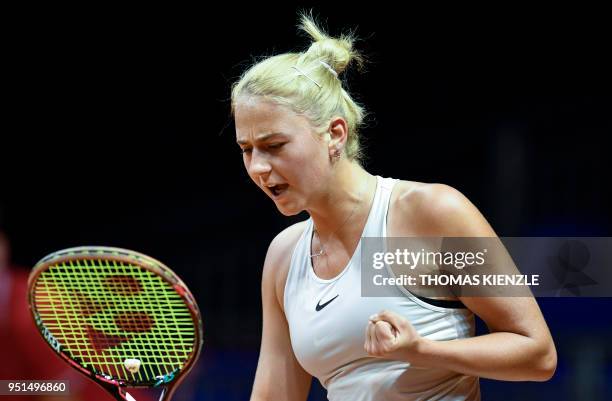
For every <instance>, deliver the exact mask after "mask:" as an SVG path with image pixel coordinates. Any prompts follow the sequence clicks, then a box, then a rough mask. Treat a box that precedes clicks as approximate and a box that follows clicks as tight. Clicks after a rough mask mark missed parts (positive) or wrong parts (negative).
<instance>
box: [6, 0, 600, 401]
mask: <svg viewBox="0 0 612 401" xmlns="http://www.w3.org/2000/svg"><path fill="white" fill-rule="evenodd" d="M308 6H310V4H301V5H300V6H297V5H295V4H289V3H287V4H285V5H283V6H274V8H273V9H271V8H272V7H268V6H251V7H242V6H240V7H238V6H237V5H234V4H228V5H219V4H217V5H215V11H212V9H198V10H195V9H193V10H190V9H172V10H170V9H165V8H162V9H151V8H142V9H130V10H127V9H119V8H118V9H97V10H85V9H58V8H57V6H56V5H54V6H53V7H54V8H53V9H44V8H37V9H27V10H19V11H16V12H14V13H9V14H7V15H10V16H11V19H12V24H14V27H15V29H10V30H9V31H10V32H9V34H8V35H6V36H5V37H6V46H5V51H6V54H7V58H6V60H7V61H6V64H7V65H6V66H5V67H8V68H9V69H10V71H11V73H10V74H7V75H6V76H5V80H4V81H5V82H4V87H5V88H6V90H5V91H4V94H5V102H6V105H5V109H4V113H3V114H4V115H5V119H6V120H5V121H7V124H6V125H5V127H4V129H3V130H2V131H3V132H2V133H1V134H0V163H1V164H0V167H1V168H2V170H1V178H2V180H1V182H0V231H1V233H2V234H0V336H1V337H0V339H1V340H0V361H3V363H2V364H0V379H14V378H23V379H26V378H29V379H47V378H69V379H70V381H71V383H72V388H73V395H72V397H71V399H75V400H77V399H104V398H102V397H104V395H103V393H102V392H101V391H99V390H97V388H95V386H92V385H89V384H87V382H86V380H85V379H81V378H80V377H79V376H78V374H77V373H73V372H72V371H71V369H70V368H69V367H67V366H66V367H64V366H63V364H62V363H61V362H60V361H59V359H58V358H56V357H55V356H54V355H53V353H52V351H51V350H50V349H47V348H48V347H47V346H46V345H45V344H44V343H43V341H42V339H40V338H39V337H40V336H39V335H38V333H37V332H36V331H35V328H34V325H33V323H32V321H31V318H30V316H29V314H28V313H29V312H28V310H27V304H26V299H25V291H26V280H27V274H28V272H29V269H30V268H31V267H32V266H33V265H34V264H35V263H36V262H37V261H38V260H39V259H41V258H42V257H43V256H45V255H47V254H48V253H50V252H53V251H56V250H59V249H63V248H67V247H71V246H78V245H108V246H118V247H124V248H129V249H134V250H137V251H140V252H143V253H146V254H149V255H151V256H153V257H155V258H157V259H160V260H161V261H163V262H164V263H166V264H167V265H169V266H170V267H171V268H173V269H174V270H175V271H176V272H177V273H178V274H179V275H180V276H182V277H183V278H184V280H185V281H186V282H187V283H188V285H189V287H190V288H191V290H192V291H193V292H194V294H195V296H196V298H197V299H198V302H199V305H200V308H201V310H202V313H203V316H204V327H205V344H204V349H203V353H202V357H201V360H200V363H199V365H198V366H197V369H195V370H194V371H193V372H192V374H191V376H190V378H189V379H188V381H187V382H186V384H184V385H183V386H182V387H181V388H180V389H179V392H178V394H177V399H182V400H245V399H248V397H249V394H250V389H251V385H252V381H253V377H254V373H255V368H256V364H257V357H258V351H259V344H260V331H261V309H260V279H261V270H262V264H263V260H264V256H265V253H266V250H267V246H268V244H269V242H270V240H271V239H272V238H273V237H274V236H275V235H276V233H278V232H279V231H281V230H282V229H283V228H284V227H286V226H288V225H290V224H292V223H294V222H296V221H299V220H302V219H304V218H306V217H307V216H304V215H301V216H296V217H293V218H286V217H284V216H282V215H281V214H280V213H279V212H277V210H276V209H275V207H274V204H273V203H272V201H270V200H269V199H268V198H267V197H266V196H265V195H264V194H261V193H260V192H258V189H257V188H256V187H255V185H254V184H252V183H251V182H250V180H249V178H248V176H247V174H246V172H245V171H244V167H243V165H242V157H241V154H240V153H239V149H238V146H237V145H236V144H235V142H234V141H235V138H234V127H233V122H232V119H231V116H230V114H229V90H230V86H231V84H232V82H234V81H235V79H236V78H237V77H238V76H239V75H240V73H241V72H242V71H244V69H245V68H246V67H247V66H249V65H250V64H251V62H252V61H253V60H254V58H255V57H260V56H265V55H271V54H277V53H279V52H286V51H293V50H302V49H303V48H304V47H305V46H307V45H308V42H307V39H306V38H305V37H304V36H298V35H297V28H296V22H297V10H298V9H300V8H301V7H308ZM314 10H315V14H318V15H320V16H321V17H322V18H321V21H322V22H323V25H324V26H326V27H327V28H328V29H329V31H330V33H331V34H332V35H338V34H340V33H341V32H342V31H345V30H346V29H356V33H357V35H358V36H359V37H361V38H362V39H363V40H362V41H361V42H358V43H357V47H358V48H359V49H361V50H362V51H364V52H365V54H366V55H367V56H368V57H369V59H370V61H371V62H370V63H369V64H368V65H367V71H365V72H364V73H359V72H358V71H356V70H349V71H348V72H347V74H346V76H345V80H346V82H347V87H348V88H349V91H350V92H351V93H352V94H353V95H354V96H356V98H357V99H358V100H359V101H361V102H362V103H363V104H364V105H365V106H366V108H367V109H368V110H369V111H370V112H371V113H372V114H371V117H370V120H369V122H368V126H367V127H366V128H365V129H364V130H363V134H364V137H365V147H366V154H367V156H368V157H367V159H366V162H365V167H366V168H367V169H368V170H369V171H370V172H371V173H374V174H378V175H382V176H391V177H395V178H400V179H406V180H415V181H423V182H442V183H446V184H449V185H452V186H454V187H456V188H457V189H459V190H460V191H462V192H463V193H464V194H465V195H466V196H468V197H469V198H470V199H471V200H472V201H473V202H474V203H475V204H476V206H477V207H478V208H479V209H480V210H481V211H482V213H483V214H484V215H485V216H486V217H487V219H488V220H489V222H490V223H491V224H492V226H493V228H494V229H495V230H496V232H497V233H498V234H499V235H500V236H610V235H611V234H612V208H611V205H612V196H611V192H610V188H609V187H610V184H611V182H612V180H611V178H612V174H611V168H610V167H612V166H611V165H612V163H610V150H609V149H610V148H609V147H608V143H609V139H610V136H611V134H612V113H611V110H612V108H611V106H612V102H611V97H610V85H609V83H610V82H609V80H610V77H609V73H610V71H611V69H610V65H609V63H608V61H607V59H608V53H609V43H607V42H608V38H609V37H610V33H611V32H610V28H609V24H608V23H606V24H604V21H603V19H600V16H603V14H602V13H599V12H598V11H597V10H588V11H586V10H585V11H580V10H575V9H572V10H561V9H556V10H547V12H546V13H541V14H540V13H537V12H535V10H502V11H499V10H490V9H474V10H468V9H462V10H461V11H459V10H451V9H448V10H434V11H433V12H432V11H430V10H428V11H424V10H420V9H416V8H413V9H404V10H403V11H402V12H399V11H398V10H394V9H390V8H388V7H384V6H380V7H378V8H375V7H373V6H370V7H367V8H361V7H353V6H351V5H349V4H345V3H342V4H337V5H329V4H324V5H321V4H319V5H314ZM610 296H612V294H610ZM538 301H539V303H540V306H541V308H542V310H543V313H544V315H545V317H546V319H547V322H548V324H549V326H550V328H551V331H552V333H553V337H554V339H555V342H556V345H557V350H558V353H559V363H558V369H557V372H556V374H555V376H554V377H553V379H552V380H550V381H548V382H546V383H507V382H496V381H492V380H486V379H481V387H482V394H483V399H484V400H488V399H500V400H535V399H540V398H541V397H542V396H541V395H542V394H546V398H548V399H556V400H591V401H596V400H605V399H611V398H612V385H611V384H610V383H612V349H611V348H612V347H611V345H610V341H609V338H610V335H612V321H611V318H610V313H609V310H610V307H612V300H611V299H610V298H597V299H584V298H582V299H578V298H547V299H539V300H538ZM479 330H480V331H483V330H484V329H483V327H482V324H481V325H480V327H479ZM94 392H95V393H94ZM92 394H99V396H98V397H94V396H93V395H92ZM145 397H146V396H145ZM26 398H27V397H20V398H19V399H21V400H25V399H26ZM35 399H38V400H41V399H43V398H41V397H37V398H35ZM61 399H64V400H65V399H67V398H66V397H64V398H61ZM310 399H311V400H323V399H325V395H324V391H323V390H322V389H321V387H320V385H319V383H318V381H316V380H315V381H314V382H313V389H312V392H311V396H310Z"/></svg>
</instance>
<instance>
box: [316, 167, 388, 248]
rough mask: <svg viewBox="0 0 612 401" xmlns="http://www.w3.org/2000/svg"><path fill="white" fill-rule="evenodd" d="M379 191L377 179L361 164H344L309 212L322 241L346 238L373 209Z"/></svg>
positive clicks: (337, 170)
mask: <svg viewBox="0 0 612 401" xmlns="http://www.w3.org/2000/svg"><path fill="white" fill-rule="evenodd" d="M375 190H376V180H375V179H374V176H372V175H371V174H370V173H368V172H367V171H365V170H364V169H363V168H362V167H361V166H360V165H359V164H358V163H356V162H351V161H348V160H346V159H344V160H340V161H339V162H338V165H337V166H336V171H335V174H334V176H333V177H332V178H331V179H330V182H329V183H328V185H327V191H326V193H325V194H324V195H323V196H321V197H320V199H319V200H318V202H317V203H316V204H314V205H312V207H310V208H308V209H307V212H308V213H309V214H310V216H311V217H312V220H313V222H314V226H315V229H316V231H317V234H318V235H319V236H320V238H324V239H329V238H330V237H332V236H334V237H342V236H343V234H344V233H345V232H347V231H348V228H350V227H351V226H352V227H354V224H355V222H356V221H361V220H362V219H363V216H364V214H365V215H367V212H368V211H369V209H370V203H371V202H370V201H371V199H372V195H373V192H374V191H375Z"/></svg>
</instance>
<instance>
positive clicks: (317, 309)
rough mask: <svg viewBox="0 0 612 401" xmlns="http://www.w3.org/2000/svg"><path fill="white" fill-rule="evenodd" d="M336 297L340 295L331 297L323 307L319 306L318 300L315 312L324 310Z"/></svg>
mask: <svg viewBox="0 0 612 401" xmlns="http://www.w3.org/2000/svg"><path fill="white" fill-rule="evenodd" d="M338 296H340V294H338V295H336V296H335V297H333V298H332V299H330V300H329V301H327V302H325V303H324V304H323V305H321V301H320V300H319V302H317V307H316V308H315V310H316V311H317V312H318V311H320V310H321V309H323V308H325V307H326V306H327V305H329V304H330V303H331V301H333V300H334V299H336V298H338Z"/></svg>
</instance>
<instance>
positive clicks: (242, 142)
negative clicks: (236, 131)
mask: <svg viewBox="0 0 612 401" xmlns="http://www.w3.org/2000/svg"><path fill="white" fill-rule="evenodd" d="M277 136H285V134H283V133H281V132H271V133H268V134H263V135H260V136H258V137H257V138H255V142H262V141H265V140H267V139H270V138H274V137H277ZM236 143H238V145H246V144H247V143H248V141H245V140H242V139H238V140H237V141H236Z"/></svg>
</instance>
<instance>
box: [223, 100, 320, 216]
mask: <svg viewBox="0 0 612 401" xmlns="http://www.w3.org/2000/svg"><path fill="white" fill-rule="evenodd" d="M234 116H235V122H236V142H237V143H238V145H239V146H240V148H241V149H242V152H243V161H244V167H245V168H246V170H247V172H248V174H249V176H250V177H251V179H252V180H253V182H255V184H257V186H259V188H261V190H262V191H264V192H265V193H266V195H268V196H269V197H270V198H271V199H272V200H273V201H274V203H275V204H276V206H277V208H278V210H280V212H281V213H283V214H284V215H286V216H292V215H295V214H298V213H300V212H301V211H303V210H305V209H306V208H307V206H308V204H309V201H310V200H311V199H312V198H313V197H314V196H317V194H318V193H320V192H322V191H324V183H325V182H327V178H328V176H329V175H330V172H331V170H330V167H329V164H330V163H329V151H328V146H327V142H325V141H324V140H323V139H321V136H320V134H318V133H317V132H316V130H315V129H314V128H313V127H312V125H311V124H310V121H309V120H308V118H307V117H305V116H302V115H299V114H296V113H295V112H293V111H292V110H290V109H289V108H287V107H285V106H282V105H278V104H275V103H272V102H270V101H267V100H265V99H262V98H260V97H241V98H239V99H238V100H237V101H236V105H235V110H234Z"/></svg>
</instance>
